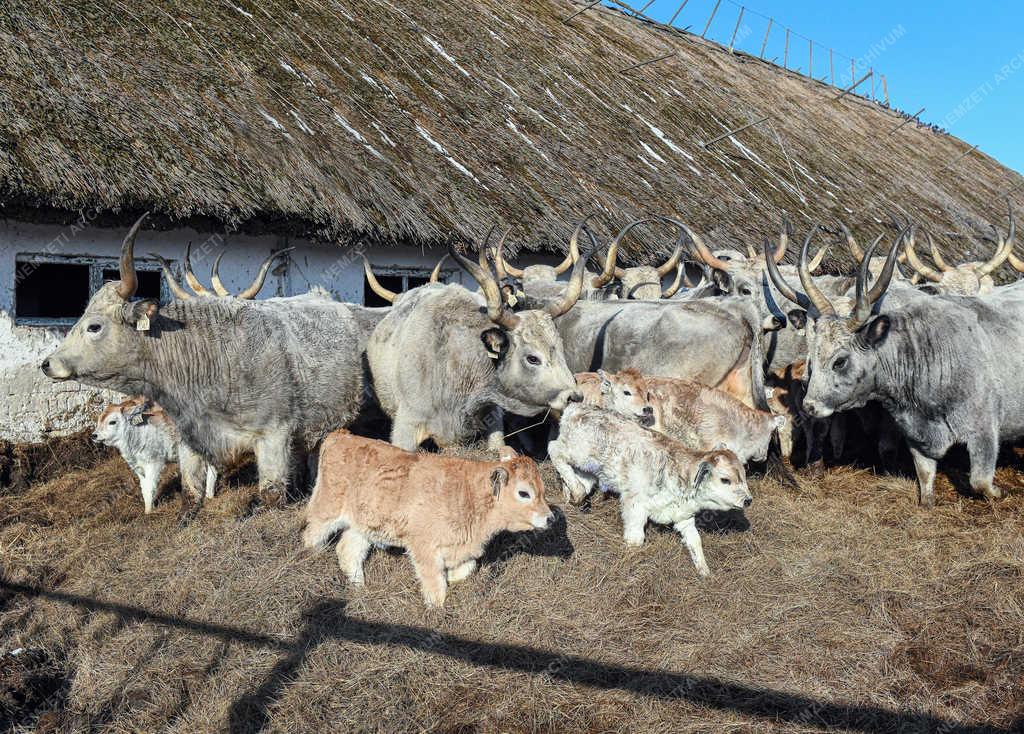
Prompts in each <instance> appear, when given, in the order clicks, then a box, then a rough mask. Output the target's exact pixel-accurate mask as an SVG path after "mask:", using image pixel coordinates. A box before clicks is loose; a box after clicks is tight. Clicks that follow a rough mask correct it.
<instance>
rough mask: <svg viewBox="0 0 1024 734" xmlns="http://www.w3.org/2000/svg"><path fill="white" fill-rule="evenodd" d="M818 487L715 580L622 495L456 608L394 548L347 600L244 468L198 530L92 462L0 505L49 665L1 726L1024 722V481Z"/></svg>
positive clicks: (23, 678)
mask: <svg viewBox="0 0 1024 734" xmlns="http://www.w3.org/2000/svg"><path fill="white" fill-rule="evenodd" d="M544 470H545V478H546V479H547V480H548V482H549V486H552V487H553V486H556V485H555V483H554V475H553V472H552V471H551V469H550V467H549V466H545V469H544ZM800 477H801V482H802V484H803V491H801V492H799V493H793V492H791V491H787V490H785V489H783V488H781V487H780V486H779V485H777V484H776V483H774V482H773V481H771V480H765V481H762V482H759V483H757V485H756V486H755V497H756V500H755V503H754V506H753V507H752V508H751V509H750V510H749V511H748V512H747V515H746V518H747V520H749V527H747V526H746V523H745V522H744V521H743V520H742V518H740V519H739V520H737V519H736V518H733V520H735V522H733V523H732V529H731V530H722V531H718V532H707V533H705V535H704V539H705V548H706V552H707V555H708V561H709V563H710V565H711V567H712V570H713V572H714V574H715V575H714V576H713V578H711V579H710V580H707V581H699V580H698V579H697V578H696V577H695V575H694V573H693V568H692V564H691V563H690V560H689V558H688V556H687V554H686V551H685V550H684V549H683V547H682V544H681V543H680V542H679V539H678V537H677V536H675V535H674V534H673V533H671V532H666V531H662V530H659V529H656V528H651V529H649V531H648V542H647V544H646V545H645V546H644V547H643V548H642V549H639V550H630V549H627V548H626V547H625V546H624V545H623V543H622V540H621V536H620V522H619V518H618V513H617V503H616V502H615V501H614V500H604V501H602V500H598V501H596V502H595V503H594V506H593V508H592V510H591V511H590V512H589V513H585V512H582V511H581V510H580V509H578V508H574V507H570V506H566V505H564V504H562V510H563V512H564V517H565V520H566V522H565V523H564V524H563V525H561V526H560V527H559V528H557V529H556V531H555V532H550V533H547V534H545V535H541V536H515V537H509V538H502V539H500V540H499V541H498V542H497V543H496V544H495V545H494V547H492V548H491V551H490V553H489V562H488V563H487V564H486V565H485V566H484V567H483V569H482V570H481V571H480V572H479V573H478V574H477V575H475V576H474V577H472V578H471V579H470V580H469V581H467V582H466V583H464V584H462V585H460V586H458V587H455V588H454V589H453V592H452V593H451V595H450V596H449V601H448V605H447V607H446V608H445V609H444V610H443V611H440V612H438V611H429V610H426V609H425V608H424V607H423V605H422V603H421V601H420V596H419V591H418V587H417V584H416V581H415V579H414V577H413V573H412V569H411V567H410V564H409V563H408V561H407V559H405V558H404V557H402V556H401V555H398V554H393V553H386V552H379V551H378V552H375V553H374V554H373V555H372V556H371V558H370V560H369V562H368V564H367V580H368V583H367V586H366V587H364V588H362V589H353V588H349V587H347V586H346V584H345V583H344V581H343V580H342V579H341V578H340V576H339V572H338V569H337V566H336V564H335V559H334V555H333V553H332V552H322V553H320V554H317V555H314V556H307V555H306V554H304V553H303V552H302V550H301V548H300V546H299V543H298V531H299V528H300V526H301V522H302V506H301V504H296V505H292V506H290V507H289V508H287V509H284V510H276V511H267V512H261V513H257V514H255V515H253V514H251V513H250V512H249V511H248V507H249V500H250V499H251V497H252V494H253V488H252V487H251V486H250V485H247V484H245V482H246V481H248V480H249V478H250V475H246V474H245V472H243V473H242V474H241V475H235V477H234V478H233V479H232V480H230V481H229V484H234V485H236V486H232V487H229V488H228V489H227V490H226V491H224V492H223V493H222V495H221V496H220V497H218V498H217V499H216V500H214V501H212V502H209V503H208V506H207V507H206V508H204V511H203V513H202V514H201V515H200V517H199V519H198V520H197V521H196V522H195V523H193V524H192V525H190V526H187V527H184V528H181V527H179V526H178V524H177V509H178V507H177V501H176V499H175V498H174V496H173V493H174V485H175V482H173V481H171V482H170V483H169V485H170V486H169V487H168V491H169V492H170V493H171V496H169V497H165V498H164V500H163V501H162V502H161V504H159V505H158V508H157V511H156V512H155V514H153V515H151V516H149V517H145V516H143V515H142V514H141V501H140V498H139V496H138V490H137V488H136V487H135V486H134V483H133V481H132V479H131V476H130V474H129V472H128V470H127V468H126V467H125V466H124V465H123V464H122V463H121V462H120V461H119V460H115V459H109V460H104V461H102V462H101V463H99V464H98V465H96V466H95V467H93V468H89V469H80V470H72V471H69V472H67V473H66V474H64V475H63V476H60V477H57V478H55V479H52V480H50V481H48V482H44V483H41V484H36V485H33V486H32V487H31V488H29V489H28V490H27V491H25V492H22V493H18V494H6V495H0V559H2V560H0V565H2V579H3V582H2V586H0V650H7V651H9V650H11V649H12V648H17V647H23V648H26V649H28V650H29V653H23V654H22V655H20V656H18V657H16V658H13V657H11V656H10V655H7V656H4V657H0V729H2V728H4V724H6V725H7V726H8V727H11V728H13V729H15V730H19V731H20V730H29V729H31V728H33V727H36V728H37V729H38V730H41V731H84V730H106V731H156V730H169V731H181V732H192V731H206V730H224V729H231V730H235V731H248V730H253V729H256V728H259V727H261V726H262V727H265V728H266V729H267V730H272V731H288V732H296V731H318V730H323V728H324V727H325V726H327V725H331V726H332V728H334V729H336V730H339V731H388V732H398V731H402V732H404V731H420V730H431V731H446V732H476V731H480V732H492V731H493V732H497V731H538V730H541V731H559V732H598V731H666V732H667V731H673V732H679V731H685V732H691V731H692V732H697V731H814V730H819V729H821V728H824V727H834V728H838V729H843V730H851V731H871V732H875V731H894V732H895V731H900V732H926V731H928V732H931V731H938V730H942V727H943V725H945V724H948V725H949V728H947V729H945V730H946V731H959V730H961V729H960V728H959V725H960V724H971V725H976V726H978V727H979V728H981V727H982V725H985V726H986V727H992V728H993V729H996V730H1004V731H1006V730H1016V731H1019V730H1020V729H1019V727H1020V726H1021V717H1022V716H1024V578H1022V577H1024V537H1022V532H1021V530H1022V528H1024V491H1022V488H1024V477H1022V476H1021V475H1020V474H1018V473H1017V472H1016V470H1015V469H1013V468H1004V469H1001V470H1000V477H999V478H1000V479H1001V480H1002V485H1003V486H1004V487H1008V488H1010V489H1011V494H1010V496H1009V497H1008V498H1006V499H1004V500H1002V501H1000V502H996V503H993V504H990V503H987V502H985V501H981V500H976V499H972V498H967V497H962V496H960V495H958V494H956V492H954V491H953V489H952V486H951V484H950V483H949V482H948V481H945V482H943V483H942V485H941V487H940V489H939V493H938V499H939V507H938V508H937V509H936V510H934V511H932V512H927V511H924V510H921V509H919V508H918V507H916V505H915V504H914V502H913V490H912V484H911V482H910V481H909V480H907V479H905V478H892V477H876V476H874V475H872V474H871V473H869V472H868V471H865V470H854V469H850V468H839V469H832V470H829V471H828V472H826V473H825V474H824V475H823V476H821V477H820V478H814V479H812V478H810V477H809V476H808V475H800ZM552 494H553V495H554V499H555V500H556V502H558V501H559V500H560V495H559V494H558V493H557V492H553V493H552ZM1014 727H1018V728H1017V729H1014Z"/></svg>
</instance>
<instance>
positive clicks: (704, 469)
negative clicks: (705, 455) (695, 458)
mask: <svg viewBox="0 0 1024 734" xmlns="http://www.w3.org/2000/svg"><path fill="white" fill-rule="evenodd" d="M713 468H714V467H712V466H711V462H710V461H702V462H700V463H699V464H698V465H697V473H696V474H694V476H693V488H694V489H700V488H701V485H703V484H704V482H706V481H707V478H708V477H710V476H711V470H712V469H713Z"/></svg>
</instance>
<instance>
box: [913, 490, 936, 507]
mask: <svg viewBox="0 0 1024 734" xmlns="http://www.w3.org/2000/svg"><path fill="white" fill-rule="evenodd" d="M917 502H918V504H919V505H921V507H923V508H924V509H926V510H934V509H935V495H933V494H929V495H925V496H923V497H919V498H918V500H917Z"/></svg>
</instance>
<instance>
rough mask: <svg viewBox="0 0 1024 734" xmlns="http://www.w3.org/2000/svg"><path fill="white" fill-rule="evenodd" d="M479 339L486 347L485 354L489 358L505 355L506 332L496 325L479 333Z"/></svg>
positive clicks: (498, 357) (498, 358) (506, 348)
mask: <svg viewBox="0 0 1024 734" xmlns="http://www.w3.org/2000/svg"><path fill="white" fill-rule="evenodd" d="M480 340H481V341H483V343H484V347H486V349H487V355H488V356H489V357H490V358H491V359H494V360H500V359H501V358H502V357H504V356H505V352H507V351H508V334H506V333H505V332H504V330H502V329H499V328H497V327H495V328H491V329H488V330H487V331H485V332H483V333H482V334H480Z"/></svg>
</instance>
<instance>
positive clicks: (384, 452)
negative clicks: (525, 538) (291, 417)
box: [302, 431, 552, 606]
mask: <svg viewBox="0 0 1024 734" xmlns="http://www.w3.org/2000/svg"><path fill="white" fill-rule="evenodd" d="M551 518H552V513H551V509H550V508H549V507H548V505H547V503H546V502H545V501H544V482H543V481H542V480H541V477H540V472H539V471H538V470H537V465H536V464H535V463H534V461H533V460H532V459H530V458H528V457H524V456H515V455H514V454H513V453H511V452H508V453H505V454H504V456H503V459H502V460H501V461H474V460H471V459H458V458H455V457H450V456H439V455H437V454H416V453H411V452H409V451H405V450H403V449H400V448H398V447H397V446H392V445H391V444H389V443H384V442H383V441H376V440H373V439H368V438H361V437H359V436H353V435H352V434H350V433H349V432H347V431H335V432H334V433H331V434H330V435H329V436H328V437H327V438H326V440H325V441H324V444H323V448H321V450H320V469H319V473H318V476H317V481H316V486H315V487H314V488H313V497H312V499H310V501H309V506H308V507H307V509H306V528H305V530H304V532H303V535H302V540H303V543H304V544H305V546H306V547H307V548H311V547H315V546H319V545H322V544H323V543H325V542H326V541H327V540H328V538H330V536H331V534H332V533H334V532H336V531H338V530H344V531H345V532H344V533H343V534H342V536H341V540H340V541H338V551H337V552H338V563H339V565H340V566H341V570H342V571H343V572H344V573H345V575H346V576H347V577H348V579H349V581H350V582H351V583H353V584H362V583H363V562H364V561H365V560H366V555H367V553H368V552H369V550H370V546H371V545H373V544H374V543H379V544H383V545H388V546H397V547H401V548H405V549H406V550H407V551H408V553H409V557H410V559H411V560H412V563H413V567H414V568H415V569H416V575H417V577H418V578H419V580H420V587H421V589H422V592H423V598H424V600H425V601H426V603H427V605H429V606H441V605H443V604H444V600H445V595H446V593H447V588H448V583H454V582H456V581H462V580H463V579H465V578H466V577H467V576H469V575H470V574H471V573H472V572H473V571H474V570H475V569H476V560H477V559H478V558H479V557H480V556H481V555H483V552H484V546H485V545H486V544H487V542H488V541H489V540H490V539H491V538H492V537H494V536H495V535H496V534H497V533H499V532H501V531H503V530H509V531H513V532H521V531H526V530H532V529H534V528H544V527H547V525H548V523H549V522H550V521H551Z"/></svg>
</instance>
